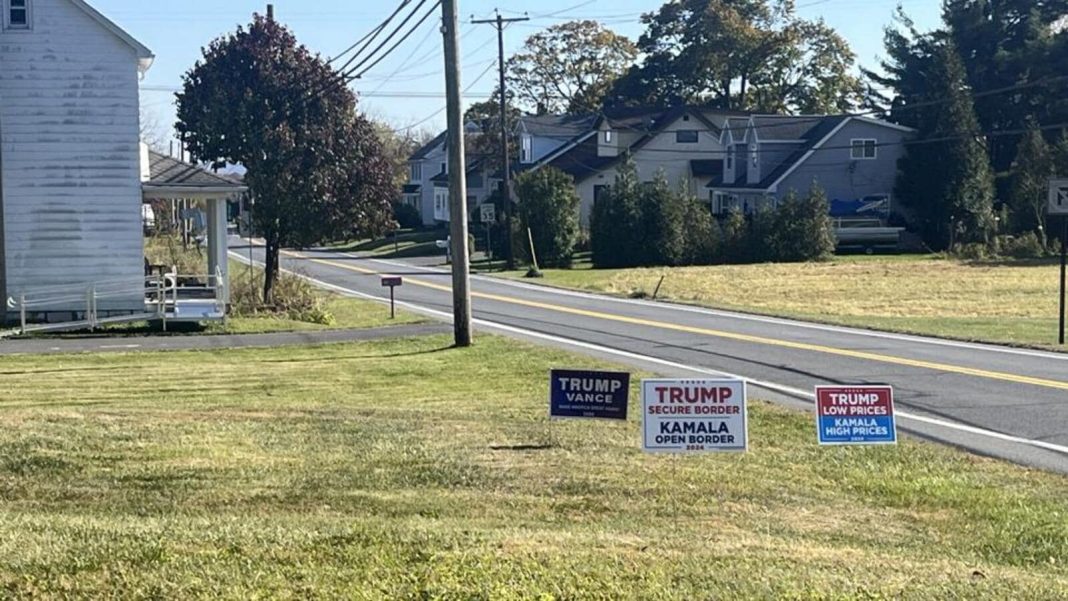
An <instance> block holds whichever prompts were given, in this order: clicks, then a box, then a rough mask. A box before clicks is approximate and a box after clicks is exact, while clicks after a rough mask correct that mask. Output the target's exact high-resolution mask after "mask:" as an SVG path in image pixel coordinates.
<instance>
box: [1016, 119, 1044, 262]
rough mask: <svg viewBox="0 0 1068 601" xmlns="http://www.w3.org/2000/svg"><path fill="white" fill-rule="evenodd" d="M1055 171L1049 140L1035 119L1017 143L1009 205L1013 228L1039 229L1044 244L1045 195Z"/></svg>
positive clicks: (1022, 230)
mask: <svg viewBox="0 0 1068 601" xmlns="http://www.w3.org/2000/svg"><path fill="white" fill-rule="evenodd" d="M1053 174H1054V169H1053V155H1052V154H1051V151H1050V147H1049V144H1047V143H1046V139H1045V138H1043V137H1042V132H1041V131H1040V130H1039V129H1038V127H1037V126H1036V125H1035V124H1034V123H1033V122H1032V123H1031V124H1030V126H1029V129H1028V132H1027V133H1026V134H1025V135H1024V136H1023V137H1022V138H1020V143H1019V145H1018V146H1017V150H1016V160H1015V161H1014V162H1013V165H1012V190H1011V193H1010V195H1009V206H1010V208H1011V209H1012V226H1013V231H1015V232H1020V233H1023V232H1037V234H1038V238H1039V240H1041V241H1042V244H1043V245H1045V244H1046V197H1047V193H1048V188H1049V179H1050V177H1052V176H1053Z"/></svg>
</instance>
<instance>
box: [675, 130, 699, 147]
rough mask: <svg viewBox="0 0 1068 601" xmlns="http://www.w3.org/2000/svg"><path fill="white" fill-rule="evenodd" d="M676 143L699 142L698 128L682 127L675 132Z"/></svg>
mask: <svg viewBox="0 0 1068 601" xmlns="http://www.w3.org/2000/svg"><path fill="white" fill-rule="evenodd" d="M675 143H676V144H696V143H697V130H696V129H680V130H679V131H677V132H675Z"/></svg>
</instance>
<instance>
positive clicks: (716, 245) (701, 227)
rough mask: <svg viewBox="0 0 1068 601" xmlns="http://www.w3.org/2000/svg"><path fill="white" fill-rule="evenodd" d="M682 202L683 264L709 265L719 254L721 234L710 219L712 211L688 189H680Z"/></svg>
mask: <svg viewBox="0 0 1068 601" xmlns="http://www.w3.org/2000/svg"><path fill="white" fill-rule="evenodd" d="M679 198H681V199H682V204H683V219H682V227H683V236H684V240H685V252H684V253H683V259H682V264H683V265H711V264H712V263H715V262H716V260H717V258H718V257H719V254H720V247H721V244H722V237H723V234H722V232H721V231H720V228H719V224H718V223H717V222H716V220H715V219H712V211H711V210H710V209H711V207H709V206H708V205H707V204H705V203H703V202H701V201H700V200H699V199H698V198H697V197H695V196H693V195H692V194H690V193H689V191H688V190H680V192H679Z"/></svg>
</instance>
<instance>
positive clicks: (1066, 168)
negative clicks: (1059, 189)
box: [1052, 129, 1068, 177]
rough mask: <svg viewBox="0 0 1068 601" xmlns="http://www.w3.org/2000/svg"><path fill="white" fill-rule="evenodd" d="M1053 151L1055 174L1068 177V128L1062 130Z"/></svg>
mask: <svg viewBox="0 0 1068 601" xmlns="http://www.w3.org/2000/svg"><path fill="white" fill-rule="evenodd" d="M1052 152H1053V173H1054V175H1056V176H1057V177H1068V129H1066V130H1064V131H1062V132H1061V137H1060V139H1058V140H1057V144H1056V146H1054V147H1053V151H1052Z"/></svg>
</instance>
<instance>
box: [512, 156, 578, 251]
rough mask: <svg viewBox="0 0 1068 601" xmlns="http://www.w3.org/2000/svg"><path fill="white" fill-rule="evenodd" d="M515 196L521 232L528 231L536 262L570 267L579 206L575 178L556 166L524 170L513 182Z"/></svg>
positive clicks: (576, 234) (575, 239)
mask: <svg viewBox="0 0 1068 601" xmlns="http://www.w3.org/2000/svg"><path fill="white" fill-rule="evenodd" d="M516 195H517V196H518V197H519V216H520V222H521V223H522V229H523V231H524V232H525V231H527V230H528V229H529V230H530V236H531V238H533V240H534V250H535V252H537V254H538V260H539V263H540V264H541V265H545V266H548V267H570V266H571V259H572V256H573V255H574V253H575V244H576V243H577V242H578V235H579V206H580V205H581V203H582V201H581V199H580V198H579V196H578V193H577V192H576V191H575V180H574V178H572V177H571V176H570V175H568V174H566V173H564V172H563V171H560V170H559V169H556V168H555V167H546V168H544V169H539V170H537V171H527V172H524V173H522V174H520V176H519V177H518V178H517V179H516Z"/></svg>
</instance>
